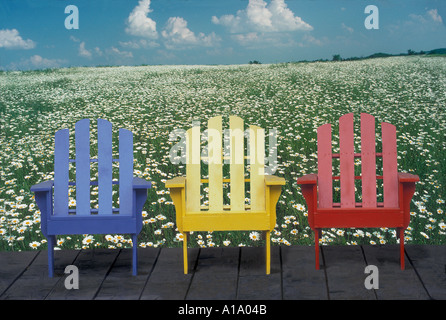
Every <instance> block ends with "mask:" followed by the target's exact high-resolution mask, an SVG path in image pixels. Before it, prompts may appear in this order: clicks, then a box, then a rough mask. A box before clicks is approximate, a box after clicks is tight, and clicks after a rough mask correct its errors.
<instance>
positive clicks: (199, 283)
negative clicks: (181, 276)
mask: <svg viewBox="0 0 446 320" xmlns="http://www.w3.org/2000/svg"><path fill="white" fill-rule="evenodd" d="M239 255H240V248H232V247H231V248H203V249H201V250H200V255H199V257H198V264H197V269H196V270H195V273H194V277H193V278H192V283H191V286H190V288H189V292H188V294H187V296H186V299H187V300H195V299H203V300H221V299H226V300H234V299H236V297H237V278H238V266H239Z"/></svg>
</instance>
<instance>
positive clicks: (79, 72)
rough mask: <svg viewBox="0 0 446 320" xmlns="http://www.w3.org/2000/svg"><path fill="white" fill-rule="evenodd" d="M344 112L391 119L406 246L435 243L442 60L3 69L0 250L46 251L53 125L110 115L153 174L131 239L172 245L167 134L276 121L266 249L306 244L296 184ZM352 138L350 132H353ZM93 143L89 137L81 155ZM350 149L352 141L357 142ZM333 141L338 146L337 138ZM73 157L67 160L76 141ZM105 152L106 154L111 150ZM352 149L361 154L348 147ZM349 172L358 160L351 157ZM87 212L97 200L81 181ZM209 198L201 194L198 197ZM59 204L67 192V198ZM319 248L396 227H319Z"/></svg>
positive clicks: (445, 149)
mask: <svg viewBox="0 0 446 320" xmlns="http://www.w3.org/2000/svg"><path fill="white" fill-rule="evenodd" d="M349 112H354V114H355V130H356V133H357V134H359V114H360V113H361V112H367V113H370V114H372V115H374V116H375V117H376V120H377V124H376V129H377V140H378V144H379V141H380V134H379V133H380V125H379V123H380V122H382V121H385V122H390V123H392V124H394V125H395V126H396V127H397V139H398V140H397V141H398V159H399V160H398V166H399V171H403V172H411V173H415V174H417V175H419V177H420V182H419V183H417V185H416V192H415V195H414V197H413V200H412V203H411V223H410V225H409V228H408V229H407V230H406V233H405V241H406V243H409V244H410V243H423V244H446V206H445V199H446V189H445V188H446V139H445V135H446V59H445V58H444V57H421V56H416V57H392V58H385V59H370V60H363V61H352V62H346V61H344V62H313V63H287V64H273V65H233V66H139V67H103V68H69V69H56V70H40V71H26V72H0V250H14V251H20V250H33V249H45V248H46V239H45V238H44V236H43V235H42V234H41V232H40V211H39V209H38V207H37V206H36V204H35V201H34V199H33V194H32V193H31V192H30V187H31V185H33V184H36V183H39V182H41V181H44V180H47V179H52V178H53V174H54V171H53V151H54V133H55V132H56V131H57V130H59V129H62V128H69V129H72V130H74V124H75V122H76V121H78V120H80V119H83V118H90V119H91V120H92V121H91V132H92V135H93V136H94V135H95V133H96V132H95V125H96V119H97V118H103V119H107V120H109V121H110V122H111V123H112V124H113V126H114V127H113V128H114V133H115V131H117V129H118V128H127V129H129V130H131V131H132V132H133V133H134V157H135V164H134V174H135V176H139V177H142V178H145V179H147V180H150V181H152V184H153V188H152V189H149V192H148V200H147V202H146V205H145V207H144V209H143V221H144V227H143V231H142V232H141V234H140V236H139V238H138V242H139V245H140V246H141V247H150V246H153V247H159V246H163V247H175V246H180V245H181V242H182V241H183V239H182V237H181V235H180V234H179V233H178V230H177V229H176V225H175V208H174V205H173V203H172V200H171V198H170V196H169V192H168V190H167V189H166V188H165V186H164V182H165V181H166V180H167V179H169V178H172V177H175V176H178V175H182V174H184V173H185V167H184V165H176V164H173V163H171V162H170V158H169V150H170V149H171V148H172V146H173V145H174V144H175V143H176V142H175V141H169V133H170V132H172V131H173V130H174V129H186V130H187V129H188V128H190V127H191V125H192V121H194V120H199V121H201V123H202V126H203V128H202V130H203V129H204V124H205V122H206V121H207V119H209V118H210V117H213V116H216V115H223V116H224V118H225V119H226V118H227V116H229V115H238V116H240V117H241V118H243V120H244V121H245V123H246V124H256V125H259V126H261V127H263V128H265V130H266V132H268V131H269V130H272V129H274V128H275V129H277V132H278V143H279V144H278V147H277V155H278V164H279V167H278V169H277V171H276V173H275V174H276V175H278V176H282V177H284V178H285V179H286V181H287V183H286V185H285V186H284V187H283V189H282V195H281V197H280V199H279V202H278V204H277V224H276V227H275V229H274V231H273V233H272V235H271V241H272V242H273V245H310V244H313V241H314V240H313V233H312V230H311V229H310V228H309V226H308V222H307V217H306V216H307V211H306V204H305V201H304V199H303V197H302V194H301V192H300V189H299V187H298V185H297V184H296V179H297V178H298V177H299V176H301V175H304V174H307V173H316V172H317V155H316V143H317V141H316V128H317V127H318V126H320V125H323V124H325V123H332V124H333V125H334V129H333V135H334V137H333V139H334V141H335V143H336V138H337V130H336V125H337V123H338V119H339V117H340V116H342V115H343V114H346V113H349ZM357 142H358V140H357ZM94 144H97V141H92V150H94ZM355 147H356V148H358V145H356V146H355ZM335 148H336V145H335ZM72 149H73V150H72V151H73V155H72V157H74V148H72ZM114 150H115V149H114ZM357 150H358V149H357ZM357 165H358V166H359V165H360V163H357ZM91 193H92V207H95V206H97V201H95V200H94V199H95V198H94V196H95V195H97V188H96V189H95V188H94V187H93V188H92V192H91ZM202 197H203V199H204V201H206V197H207V194H206V189H204V192H203V195H202ZM70 199H71V200H70V206H71V207H73V208H74V207H75V205H76V202H75V197H73V195H70ZM189 241H190V244H189V246H195V247H198V246H199V247H221V246H256V245H263V244H264V241H265V240H264V239H263V235H262V234H261V233H258V232H256V231H255V230H253V231H247V232H194V233H193V234H192V235H191V237H190V240H189ZM321 241H322V244H324V245H331V244H348V245H360V244H372V245H379V244H385V243H397V241H398V240H397V238H396V233H395V230H393V229H387V228H381V229H363V230H356V229H327V230H324V231H323V233H322V239H321ZM57 246H58V248H60V249H80V248H94V247H101V248H125V247H130V246H131V239H130V237H129V236H128V235H122V234H109V235H88V234H86V235H77V236H75V235H73V236H59V237H58V243H57Z"/></svg>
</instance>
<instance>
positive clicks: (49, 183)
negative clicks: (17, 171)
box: [31, 180, 54, 192]
mask: <svg viewBox="0 0 446 320" xmlns="http://www.w3.org/2000/svg"><path fill="white" fill-rule="evenodd" d="M53 185H54V180H46V181H43V182H40V183H38V184H35V185H33V186H31V192H48V191H51V188H52V187H53Z"/></svg>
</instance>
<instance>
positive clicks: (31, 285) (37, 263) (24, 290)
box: [1, 250, 79, 300]
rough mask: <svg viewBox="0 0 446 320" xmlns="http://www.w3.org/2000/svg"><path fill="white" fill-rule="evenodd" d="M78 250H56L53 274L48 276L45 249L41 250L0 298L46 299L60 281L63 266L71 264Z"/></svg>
mask: <svg viewBox="0 0 446 320" xmlns="http://www.w3.org/2000/svg"><path fill="white" fill-rule="evenodd" d="M78 254H79V251H76V250H62V251H56V252H55V255H54V263H55V268H54V275H55V277H53V278H49V277H48V256H47V251H41V252H40V253H39V255H38V256H37V257H36V258H35V259H34V261H33V263H32V264H31V265H30V266H29V267H27V269H26V271H25V272H24V273H23V274H22V275H21V276H20V278H19V279H17V280H16V281H15V282H14V284H13V285H12V286H11V287H10V288H9V289H8V290H7V291H6V292H4V293H3V295H2V296H1V299H5V300H9V299H11V300H43V299H46V297H47V296H48V294H49V293H50V292H51V290H52V289H53V287H54V286H55V285H57V284H58V283H59V282H62V286H63V281H61V280H63V277H62V278H61V275H64V270H65V267H66V266H67V265H69V264H72V263H73V261H74V260H75V259H76V256H77V255H78Z"/></svg>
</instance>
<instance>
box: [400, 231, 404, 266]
mask: <svg viewBox="0 0 446 320" xmlns="http://www.w3.org/2000/svg"><path fill="white" fill-rule="evenodd" d="M399 231H400V263H401V270H404V229H403V228H400V229H399Z"/></svg>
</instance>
